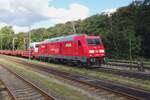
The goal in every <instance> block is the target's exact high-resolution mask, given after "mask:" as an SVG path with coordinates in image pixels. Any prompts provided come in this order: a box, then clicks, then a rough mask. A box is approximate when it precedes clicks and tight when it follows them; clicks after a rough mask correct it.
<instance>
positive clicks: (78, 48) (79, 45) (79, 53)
mask: <svg viewBox="0 0 150 100" xmlns="http://www.w3.org/2000/svg"><path fill="white" fill-rule="evenodd" d="M76 53H77V56H82V55H83V44H82V43H81V41H80V40H78V41H77V46H76Z"/></svg>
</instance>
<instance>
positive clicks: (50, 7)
mask: <svg viewBox="0 0 150 100" xmlns="http://www.w3.org/2000/svg"><path fill="white" fill-rule="evenodd" d="M132 1H133V0H0V27H3V26H5V25H11V26H13V29H14V30H15V32H20V31H28V30H29V27H31V28H32V29H33V28H39V27H46V28H47V27H50V26H53V25H55V24H57V23H65V22H66V21H71V20H77V19H85V18H86V17H88V16H91V15H94V14H97V13H101V12H103V11H114V9H116V8H119V7H122V6H127V5H128V4H129V3H131V2H132Z"/></svg>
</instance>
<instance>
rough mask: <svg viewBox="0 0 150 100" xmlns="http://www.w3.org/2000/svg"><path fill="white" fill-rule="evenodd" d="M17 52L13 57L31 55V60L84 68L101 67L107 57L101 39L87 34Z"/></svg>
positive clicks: (49, 41)
mask: <svg viewBox="0 0 150 100" xmlns="http://www.w3.org/2000/svg"><path fill="white" fill-rule="evenodd" d="M29 51H30V53H29ZM3 52H4V51H3ZM9 52H10V51H9ZM15 52H16V54H11V55H20V56H24V57H28V56H29V55H30V56H31V58H36V59H40V60H46V61H49V62H50V61H57V62H67V63H74V64H77V65H82V66H84V65H86V66H91V65H101V63H102V61H103V59H104V57H105V48H104V45H103V43H102V41H101V38H100V37H99V36H87V35H85V34H73V35H69V36H61V37H56V38H52V39H46V40H45V41H42V42H38V43H37V42H36V43H32V44H31V45H30V49H29V50H28V51H24V52H23V51H22V52H21V51H20V52H17V51H15ZM27 52H28V53H27ZM0 53H1V52H0ZM17 53H19V54H17Z"/></svg>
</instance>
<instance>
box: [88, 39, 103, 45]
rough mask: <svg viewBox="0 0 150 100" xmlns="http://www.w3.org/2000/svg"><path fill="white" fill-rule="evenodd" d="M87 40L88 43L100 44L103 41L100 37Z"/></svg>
mask: <svg viewBox="0 0 150 100" xmlns="http://www.w3.org/2000/svg"><path fill="white" fill-rule="evenodd" d="M86 40H87V43H88V45H100V44H101V41H100V39H99V38H95V39H94V38H93V39H86Z"/></svg>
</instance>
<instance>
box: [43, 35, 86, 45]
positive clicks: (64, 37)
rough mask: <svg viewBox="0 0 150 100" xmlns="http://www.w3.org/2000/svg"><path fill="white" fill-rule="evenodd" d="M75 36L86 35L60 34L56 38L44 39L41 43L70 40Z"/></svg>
mask: <svg viewBox="0 0 150 100" xmlns="http://www.w3.org/2000/svg"><path fill="white" fill-rule="evenodd" d="M75 36H87V35H86V34H73V35H68V36H60V37H56V38H51V39H46V40H44V41H43V43H48V42H61V41H70V40H73V38H74V37H75Z"/></svg>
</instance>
